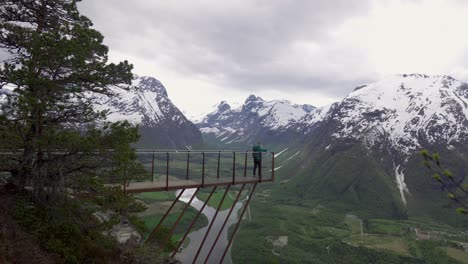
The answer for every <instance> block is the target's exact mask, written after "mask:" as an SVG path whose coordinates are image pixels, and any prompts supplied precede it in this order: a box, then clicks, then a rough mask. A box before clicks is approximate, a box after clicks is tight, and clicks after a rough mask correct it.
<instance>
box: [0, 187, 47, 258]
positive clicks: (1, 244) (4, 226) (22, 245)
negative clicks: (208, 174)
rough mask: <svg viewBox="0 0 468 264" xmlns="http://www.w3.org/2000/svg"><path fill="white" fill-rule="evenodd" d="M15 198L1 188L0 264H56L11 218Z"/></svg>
mask: <svg viewBox="0 0 468 264" xmlns="http://www.w3.org/2000/svg"><path fill="white" fill-rule="evenodd" d="M14 197H15V196H14V194H13V193H12V192H9V191H6V190H5V188H4V187H0V201H1V202H0V263H5V264H9V263H15V264H22V263H25V264H30V263H36V264H43V263H44V264H49V263H56V261H55V260H54V258H53V257H52V256H51V255H50V254H49V253H47V252H45V251H43V250H42V249H41V248H40V247H39V245H38V244H37V243H36V242H35V241H34V239H33V238H32V237H31V236H30V235H29V234H28V233H26V232H25V231H24V230H23V229H22V228H21V227H20V226H19V225H18V224H17V223H16V221H15V220H14V219H13V218H12V217H11V215H12V211H13V208H14Z"/></svg>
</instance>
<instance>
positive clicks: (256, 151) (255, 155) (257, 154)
mask: <svg viewBox="0 0 468 264" xmlns="http://www.w3.org/2000/svg"><path fill="white" fill-rule="evenodd" d="M252 151H253V153H252V157H253V158H254V160H262V153H261V152H267V149H264V148H262V147H260V145H255V146H253V148H252Z"/></svg>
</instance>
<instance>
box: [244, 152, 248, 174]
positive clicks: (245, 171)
mask: <svg viewBox="0 0 468 264" xmlns="http://www.w3.org/2000/svg"><path fill="white" fill-rule="evenodd" d="M247 153H248V151H246V152H245V162H244V177H247Z"/></svg>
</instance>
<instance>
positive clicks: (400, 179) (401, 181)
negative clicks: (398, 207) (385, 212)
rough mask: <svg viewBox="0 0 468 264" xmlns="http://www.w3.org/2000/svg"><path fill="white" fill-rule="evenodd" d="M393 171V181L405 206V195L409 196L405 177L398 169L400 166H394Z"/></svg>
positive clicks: (401, 170)
mask: <svg viewBox="0 0 468 264" xmlns="http://www.w3.org/2000/svg"><path fill="white" fill-rule="evenodd" d="M394 169H395V179H396V183H397V187H398V190H400V195H401V200H402V201H403V203H404V204H405V205H406V197H405V193H407V194H409V193H410V192H409V190H408V187H407V186H406V183H405V175H404V174H403V169H400V165H397V166H394Z"/></svg>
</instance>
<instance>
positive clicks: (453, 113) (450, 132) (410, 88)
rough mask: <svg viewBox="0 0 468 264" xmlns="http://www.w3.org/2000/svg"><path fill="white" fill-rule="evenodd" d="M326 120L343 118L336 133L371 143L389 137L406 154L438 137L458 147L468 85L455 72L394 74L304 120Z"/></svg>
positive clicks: (466, 125) (467, 126)
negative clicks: (450, 74) (445, 73)
mask: <svg viewBox="0 0 468 264" xmlns="http://www.w3.org/2000/svg"><path fill="white" fill-rule="evenodd" d="M327 109H328V110H327ZM323 110H325V111H326V112H327V113H326V114H325V115H323V112H324V111H323ZM326 120H329V121H335V122H336V123H337V124H338V126H337V127H336V128H335V131H334V133H333V135H332V136H333V137H335V138H355V139H360V140H362V141H364V142H365V143H366V144H367V145H368V146H369V147H371V146H373V145H374V144H375V143H377V142H379V141H382V140H385V141H387V143H388V145H389V146H391V147H393V148H395V149H396V150H398V151H400V152H402V154H404V155H410V154H411V152H412V151H414V150H417V149H420V148H421V147H422V146H424V145H428V144H434V143H442V142H443V143H446V144H447V146H449V147H454V146H453V144H456V143H457V142H460V141H463V140H467V139H468V85H467V84H465V83H462V82H460V81H457V80H455V79H454V78H452V77H450V76H428V75H422V74H411V75H406V74H404V75H398V76H390V77H387V78H385V79H383V80H381V81H379V82H376V83H373V84H370V85H365V86H360V87H358V88H357V89H355V90H354V91H353V92H352V93H350V94H349V95H348V96H347V97H346V98H345V99H343V100H342V101H341V102H339V103H336V104H334V105H333V106H332V107H326V108H324V109H320V108H319V109H317V111H315V112H313V113H311V114H309V115H308V116H306V117H304V119H303V120H301V121H302V122H308V124H309V129H310V128H311V127H314V124H315V123H317V122H320V121H326Z"/></svg>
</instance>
